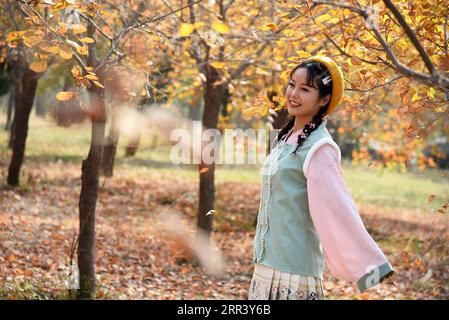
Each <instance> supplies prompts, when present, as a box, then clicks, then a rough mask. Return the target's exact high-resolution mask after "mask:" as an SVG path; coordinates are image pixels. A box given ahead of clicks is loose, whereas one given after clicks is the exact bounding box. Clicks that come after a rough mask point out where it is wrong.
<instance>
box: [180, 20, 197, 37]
mask: <svg viewBox="0 0 449 320" xmlns="http://www.w3.org/2000/svg"><path fill="white" fill-rule="evenodd" d="M194 29H195V26H194V25H193V24H191V23H183V24H181V27H180V28H179V35H180V36H181V37H187V36H189V35H190V34H191V33H192V32H193V30H194Z"/></svg>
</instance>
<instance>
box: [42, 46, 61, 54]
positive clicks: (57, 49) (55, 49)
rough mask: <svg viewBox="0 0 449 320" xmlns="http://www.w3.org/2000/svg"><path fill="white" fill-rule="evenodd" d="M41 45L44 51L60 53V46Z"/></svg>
mask: <svg viewBox="0 0 449 320" xmlns="http://www.w3.org/2000/svg"><path fill="white" fill-rule="evenodd" d="M40 47H41V49H42V50H43V51H45V52H48V53H53V54H58V53H59V47H58V46H49V47H47V46H42V45H41V46H40Z"/></svg>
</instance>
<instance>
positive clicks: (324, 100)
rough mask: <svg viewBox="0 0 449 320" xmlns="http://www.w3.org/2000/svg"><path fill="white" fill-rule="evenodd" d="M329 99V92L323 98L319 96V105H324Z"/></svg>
mask: <svg viewBox="0 0 449 320" xmlns="http://www.w3.org/2000/svg"><path fill="white" fill-rule="evenodd" d="M330 99H331V95H330V94H328V95H327V96H325V97H324V98H321V99H320V106H321V107H324V106H325V105H326V104H327V103H328V102H329V100H330Z"/></svg>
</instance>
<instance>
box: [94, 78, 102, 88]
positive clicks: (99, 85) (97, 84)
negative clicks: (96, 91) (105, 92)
mask: <svg viewBox="0 0 449 320" xmlns="http://www.w3.org/2000/svg"><path fill="white" fill-rule="evenodd" d="M92 82H93V83H95V85H96V86H97V87H100V88H104V86H103V85H102V84H101V83H100V82H98V81H95V80H94V81H92Z"/></svg>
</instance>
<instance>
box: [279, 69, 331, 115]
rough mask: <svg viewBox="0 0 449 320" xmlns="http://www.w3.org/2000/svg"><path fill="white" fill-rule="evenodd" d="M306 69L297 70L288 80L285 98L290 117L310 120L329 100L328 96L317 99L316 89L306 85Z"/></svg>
mask: <svg viewBox="0 0 449 320" xmlns="http://www.w3.org/2000/svg"><path fill="white" fill-rule="evenodd" d="M306 80H307V69H306V68H298V69H296V70H295V72H294V73H293V75H292V78H291V79H290V80H289V83H288V86H287V90H286V92H285V97H286V99H287V108H288V113H289V114H290V115H292V116H295V117H297V116H300V117H302V118H310V119H311V118H312V117H313V116H314V115H315V114H316V113H317V112H318V110H319V109H320V108H321V107H322V106H323V105H326V103H327V102H328V101H329V99H330V95H327V96H326V97H324V98H322V99H319V92H318V88H314V87H310V86H308V85H307V81H306Z"/></svg>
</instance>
